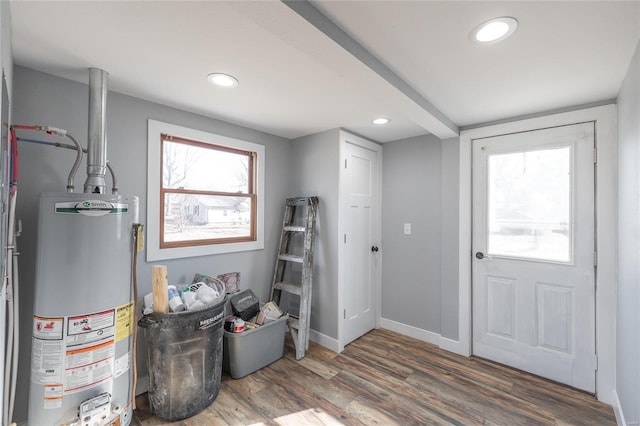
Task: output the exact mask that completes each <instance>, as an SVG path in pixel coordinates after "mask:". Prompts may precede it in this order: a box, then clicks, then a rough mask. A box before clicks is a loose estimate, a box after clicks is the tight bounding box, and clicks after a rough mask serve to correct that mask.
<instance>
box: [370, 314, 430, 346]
mask: <svg viewBox="0 0 640 426" xmlns="http://www.w3.org/2000/svg"><path fill="white" fill-rule="evenodd" d="M380 327H382V328H386V329H387V330H391V331H395V332H396V333H399V334H402V335H404V336H409V337H413V338H414V339H418V340H422V341H423V342H427V343H431V344H432V345H436V346H440V338H441V337H440V335H439V334H438V333H434V332H432V331H427V330H423V329H421V328H418V327H414V326H412V325H407V324H402V323H401V322H397V321H392V320H390V319H386V318H380Z"/></svg>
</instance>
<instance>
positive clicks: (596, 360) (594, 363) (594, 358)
mask: <svg viewBox="0 0 640 426" xmlns="http://www.w3.org/2000/svg"><path fill="white" fill-rule="evenodd" d="M593 369H594V370H595V371H598V355H594V356H593Z"/></svg>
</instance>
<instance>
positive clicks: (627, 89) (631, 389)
mask: <svg viewBox="0 0 640 426" xmlns="http://www.w3.org/2000/svg"><path fill="white" fill-rule="evenodd" d="M638 117H640V44H639V45H638V47H637V48H636V52H635V56H634V58H633V61H632V63H631V66H630V68H629V71H628V72H627V76H626V78H625V81H624V83H623V86H622V89H621V90H620V94H619V96H618V182H619V184H618V185H619V186H618V200H619V201H618V310H617V321H616V322H617V330H616V332H617V336H616V342H617V348H616V357H617V359H616V375H617V378H616V389H617V393H618V397H619V399H620V405H621V406H622V410H623V413H624V416H625V420H626V421H627V423H628V424H638V423H639V422H640V404H638V402H639V401H640V363H639V360H640V327H638V325H639V324H640V314H639V313H640V289H639V288H638V287H639V283H640V261H639V259H640V121H639V119H638Z"/></svg>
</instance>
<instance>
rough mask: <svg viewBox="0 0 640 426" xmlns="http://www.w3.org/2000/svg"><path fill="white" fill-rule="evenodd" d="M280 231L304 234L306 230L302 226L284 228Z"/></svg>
mask: <svg viewBox="0 0 640 426" xmlns="http://www.w3.org/2000/svg"><path fill="white" fill-rule="evenodd" d="M282 230H283V231H285V232H304V231H306V230H307V229H306V228H305V227H304V226H285V227H284V228H282Z"/></svg>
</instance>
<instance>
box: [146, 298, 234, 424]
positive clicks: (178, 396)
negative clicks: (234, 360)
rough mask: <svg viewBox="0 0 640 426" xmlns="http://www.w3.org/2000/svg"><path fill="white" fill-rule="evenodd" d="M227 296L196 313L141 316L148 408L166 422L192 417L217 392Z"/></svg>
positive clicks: (207, 404) (210, 400)
mask: <svg viewBox="0 0 640 426" xmlns="http://www.w3.org/2000/svg"><path fill="white" fill-rule="evenodd" d="M226 301H227V297H226V296H225V297H224V298H223V299H221V300H220V302H218V303H216V304H215V305H212V306H211V307H208V308H206V309H202V310H198V311H184V312H179V313H170V314H159V313H152V314H149V315H145V316H144V317H142V318H141V319H140V321H138V325H139V326H140V327H142V328H144V329H145V334H146V337H147V353H148V357H147V366H148V370H149V409H150V412H151V414H153V415H156V416H158V417H162V418H165V419H167V420H171V421H174V420H180V419H185V418H187V417H191V416H194V415H196V414H198V413H199V412H201V411H202V410H204V409H205V408H207V407H208V406H209V405H210V404H211V403H212V402H213V401H214V400H215V399H216V397H217V396H218V391H219V390H220V378H221V374H222V336H223V332H224V329H223V325H224V306H225V303H226Z"/></svg>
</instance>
